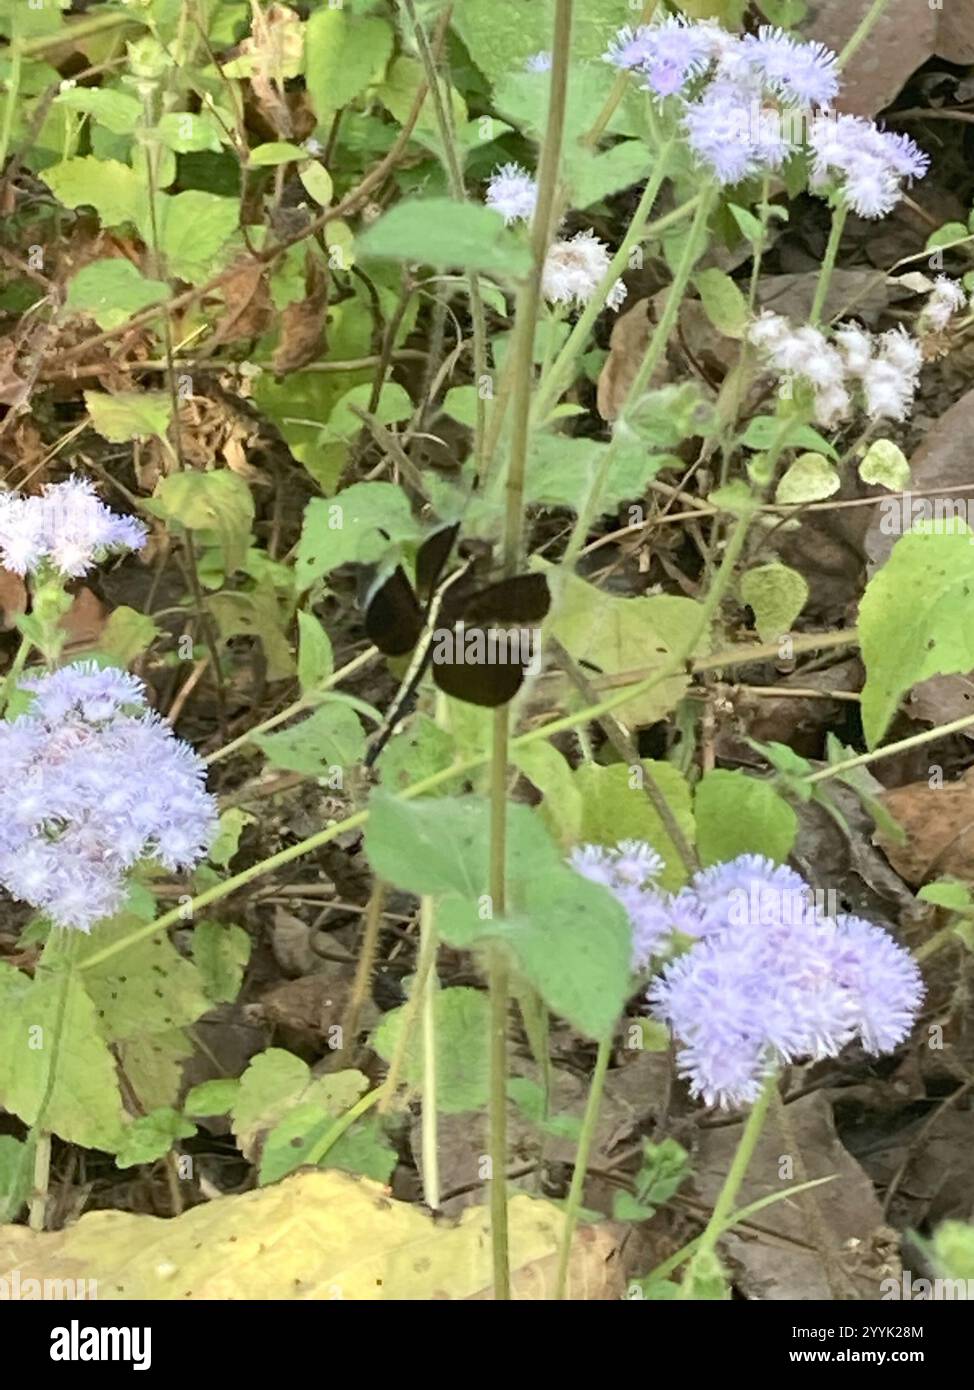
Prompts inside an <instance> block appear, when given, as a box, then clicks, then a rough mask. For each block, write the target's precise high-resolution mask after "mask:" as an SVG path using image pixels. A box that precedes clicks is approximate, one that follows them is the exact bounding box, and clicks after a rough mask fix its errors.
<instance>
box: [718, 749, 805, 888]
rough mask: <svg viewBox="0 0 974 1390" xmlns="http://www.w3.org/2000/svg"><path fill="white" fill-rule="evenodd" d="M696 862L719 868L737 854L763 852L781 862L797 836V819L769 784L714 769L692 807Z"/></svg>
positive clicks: (743, 774)
mask: <svg viewBox="0 0 974 1390" xmlns="http://www.w3.org/2000/svg"><path fill="white" fill-rule="evenodd" d="M693 809H694V814H695V816H696V821H697V847H698V851H699V854H700V862H701V863H702V864H703V865H704V866H705V867H706V866H707V865H709V864H722V863H724V862H725V860H728V859H734V858H736V857H737V855H739V854H764V855H767V857H768V858H769V859H774V860H775V861H776V862H777V863H779V864H783V863H784V862H785V860H786V859H787V858H788V855H789V854H790V853H791V851H792V847H793V846H794V843H795V836H796V835H797V834H798V817H797V816H796V815H795V812H794V811H793V810H792V808H791V807H790V806H789V805H788V802H787V801H785V800H784V798H783V797H781V796H779V795H778V793H777V792H776V791H775V789H774V787H773V786H772V785H771V783H770V782H762V781H759V780H758V778H756V777H748V776H747V774H746V773H744V772H730V771H727V770H726V769H724V768H716V769H715V770H713V771H712V772H707V773H705V774H704V776H703V777H702V778H701V779H700V782H699V783H698V785H697V791H696V796H695V798H694V803H693Z"/></svg>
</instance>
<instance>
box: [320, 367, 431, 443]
mask: <svg viewBox="0 0 974 1390" xmlns="http://www.w3.org/2000/svg"><path fill="white" fill-rule="evenodd" d="M371 394H372V387H371V386H369V385H363V386H353V387H352V389H351V391H348V392H346V394H345V395H344V396H342V398H341V400H339V401H337V402H336V404H335V408H334V410H333V411H332V412H331V414H330V415H329V416H328V423H327V425H326V426H325V428H324V430H323V432H322V435H323V438H325V439H354V438H355V436H356V435H357V434H358V433H359V431H360V430H361V429H362V418H361V416H360V415H356V413H355V411H354V409H353V406H357V407H358V408H359V409H360V410H365V409H367V408H368V404H369V400H370V397H371ZM412 413H413V403H412V401H411V400H410V399H409V393H408V392H407V391H406V390H405V388H404V387H402V386H400V385H399V384H398V382H395V381H388V382H386V384H385V385H384V386H383V388H382V390H381V392H380V393H379V400H378V403H377V405H376V407H375V409H374V410H373V411H372V414H373V415H374V416H375V418H376V420H378V422H379V424H380V425H391V424H394V423H395V422H396V421H397V420H408V419H409V417H410V416H411V415H412Z"/></svg>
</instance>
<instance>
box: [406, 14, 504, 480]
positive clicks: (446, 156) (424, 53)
mask: <svg viewBox="0 0 974 1390" xmlns="http://www.w3.org/2000/svg"><path fill="white" fill-rule="evenodd" d="M402 4H403V8H404V9H405V11H406V13H407V14H408V16H409V22H410V24H411V26H412V30H413V34H414V36H415V39H416V47H417V50H418V52H419V57H420V62H421V63H422V65H423V74H424V76H425V78H426V85H427V87H428V88H429V92H430V96H431V97H432V100H433V112H434V115H435V118H436V124H437V127H438V129H439V132H440V140H441V142H442V145H443V163H444V165H445V167H446V172H447V178H448V179H449V181H450V192H451V193H452V195H453V197H454V198H455V199H456V200H457V201H458V202H461V203H462V202H463V201H464V200H465V199H466V196H467V191H466V187H465V185H464V180H463V165H462V163H461V161H460V155H459V151H458V149H457V140H456V131H455V130H454V127H453V118H452V117H453V108H452V106H451V105H450V102H449V94H448V96H447V100H444V97H443V86H442V79H441V76H440V72H439V69H438V68H437V64H436V57H435V55H434V53H433V49H432V47H431V46H430V41H429V37H428V36H427V33H426V30H425V28H424V27H423V25H422V23H421V22H420V19H419V16H418V14H417V13H416V6H415V4H414V0H402ZM452 8H453V7H452V5H451V6H449V10H452ZM467 283H468V292H469V296H470V318H471V322H472V330H473V357H474V381H475V382H476V384H477V429H476V433H475V436H474V459H475V467H476V475H477V476H478V477H479V476H480V472H481V468H482V467H483V461H484V449H485V445H486V426H487V414H486V411H487V402H486V401H485V400H484V399H483V398H482V396H481V394H480V383H481V381H482V380H483V378H484V377H485V376H486V374H487V320H486V316H485V314H484V301H483V296H482V295H481V293H480V280H479V278H478V276H477V273H476V271H471V273H470V275H469V276H468V277H467Z"/></svg>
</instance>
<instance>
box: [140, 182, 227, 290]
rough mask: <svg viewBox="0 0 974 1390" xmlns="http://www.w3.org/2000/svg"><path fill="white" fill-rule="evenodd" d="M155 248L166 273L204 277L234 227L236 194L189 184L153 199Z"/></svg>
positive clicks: (215, 266) (193, 278) (183, 277)
mask: <svg viewBox="0 0 974 1390" xmlns="http://www.w3.org/2000/svg"><path fill="white" fill-rule="evenodd" d="M156 217H157V223H158V234H159V250H160V251H161V253H162V255H163V256H164V257H165V261H166V266H167V267H168V270H169V273H170V275H176V276H178V277H179V279H180V280H188V281H200V282H202V281H203V280H206V279H208V278H209V277H210V276H211V275H212V274H213V272H214V270H218V269H219V268H220V265H221V258H220V253H221V251H222V250H223V249H224V247H226V245H227V243H228V242H229V241H230V238H231V237H232V236H233V235H234V233H235V232H236V231H237V229H238V225H239V222H240V204H239V203H238V201H237V199H236V198H221V197H219V196H218V194H216V193H206V192H204V191H203V190H202V189H198V188H190V189H187V190H186V191H185V192H184V193H176V194H175V195H173V196H172V197H170V196H169V195H168V194H163V195H160V196H159V197H158V198H157V199H156Z"/></svg>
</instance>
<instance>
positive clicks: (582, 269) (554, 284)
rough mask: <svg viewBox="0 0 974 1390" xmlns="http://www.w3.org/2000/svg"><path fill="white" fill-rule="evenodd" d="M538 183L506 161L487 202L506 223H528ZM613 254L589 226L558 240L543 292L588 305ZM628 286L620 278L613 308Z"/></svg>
mask: <svg viewBox="0 0 974 1390" xmlns="http://www.w3.org/2000/svg"><path fill="white" fill-rule="evenodd" d="M537 201H538V185H537V184H536V183H535V181H534V179H533V178H532V177H531V175H530V174H529V173H528V171H527V170H526V169H523V168H522V167H521V165H520V164H503V165H501V166H500V168H498V169H495V170H494V174H493V176H492V178H491V180H490V183H489V184H488V186H487V197H486V202H487V206H488V207H489V208H493V209H494V211H495V212H499V213H500V214H501V216H502V217H503V219H504V221H505V223H506V224H507V225H508V226H510V225H511V223H512V222H527V221H529V220H530V218H532V217H533V216H534V209H535V205H536V203H537ZM610 260H611V256H610V254H609V248H608V247H607V246H606V244H605V242H603V241H599V239H598V237H597V236H596V235H595V233H594V232H593V231H592V230H591V228H589V230H588V231H587V232H578V233H577V234H576V235H575V236H573V237H563V238H561V239H560V240H558V241H556V242H555V243H554V245H553V246H552V247H551V249H550V250H549V252H548V256H547V259H546V260H545V266H544V274H543V278H542V282H541V289H542V293H543V294H544V297H545V299H547V301H548V303H549V304H566V305H569V306H571V307H575V308H577V307H580V306H581V305H583V304H587V303H588V302H589V300H590V299H591V298H592V296H593V295H594V294H595V292H596V290H597V289H598V287H599V285H600V284H601V283H602V281H603V280H604V279H605V276H606V272H607V271H608V269H609V262H610ZM625 298H626V287H625V285H624V284H623V282H622V281H621V280H617V281H616V282H615V284H614V285H613V286H612V289H611V290H610V291H609V293H608V295H607V296H606V301H605V302H606V303H607V304H608V306H609V308H610V309H618V308H619V306H620V305H621V304H622V303H623V301H624V300H625Z"/></svg>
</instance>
